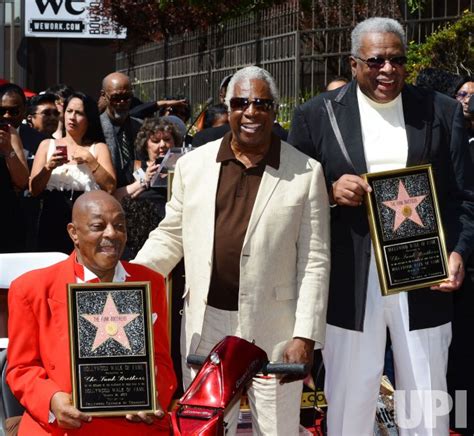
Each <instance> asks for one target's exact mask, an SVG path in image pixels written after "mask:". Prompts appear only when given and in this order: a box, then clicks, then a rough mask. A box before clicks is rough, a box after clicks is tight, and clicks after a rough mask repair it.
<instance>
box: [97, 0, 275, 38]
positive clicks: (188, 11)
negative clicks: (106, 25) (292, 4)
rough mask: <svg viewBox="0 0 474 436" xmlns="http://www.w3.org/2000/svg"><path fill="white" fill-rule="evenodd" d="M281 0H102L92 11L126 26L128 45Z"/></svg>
mask: <svg viewBox="0 0 474 436" xmlns="http://www.w3.org/2000/svg"><path fill="white" fill-rule="evenodd" d="M283 1H284V0H224V1H216V2H214V1H209V0H103V2H101V4H100V5H99V6H96V7H94V10H95V12H97V13H100V14H101V15H104V16H106V17H108V18H110V19H112V20H113V21H114V22H115V23H116V24H117V25H118V26H121V27H124V28H126V29H127V40H128V42H129V43H130V44H131V45H132V46H137V45H139V44H142V43H145V42H151V41H160V40H162V39H163V38H164V37H167V36H172V35H180V34H183V33H185V32H189V31H194V30H196V29H205V28H207V27H208V26H210V25H212V24H217V23H221V22H222V21H225V20H227V19H229V18H232V17H236V16H240V15H245V14H248V13H251V12H257V11H259V10H262V9H264V8H268V7H270V6H272V5H274V4H278V3H283Z"/></svg>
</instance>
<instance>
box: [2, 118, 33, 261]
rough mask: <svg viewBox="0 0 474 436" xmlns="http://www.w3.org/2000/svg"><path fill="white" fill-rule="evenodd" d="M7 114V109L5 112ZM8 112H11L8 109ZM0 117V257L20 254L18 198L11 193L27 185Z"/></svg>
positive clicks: (20, 156) (13, 135) (10, 131)
mask: <svg viewBox="0 0 474 436" xmlns="http://www.w3.org/2000/svg"><path fill="white" fill-rule="evenodd" d="M7 110H8V109H7ZM9 110H10V111H12V109H9ZM3 115H5V109H4V110H3V114H1V115H0V201H1V204H2V212H1V213H0V228H1V229H2V235H1V237H0V253H10V252H15V251H21V249H22V248H23V242H24V237H23V234H22V232H23V231H24V229H22V228H21V227H20V222H21V220H20V215H19V209H18V198H17V194H16V192H15V189H17V190H20V191H21V190H23V189H25V188H26V187H27V185H28V166H27V164H26V159H25V154H24V153H23V146H22V145H21V140H20V137H19V136H18V133H17V131H16V129H15V128H14V127H12V126H10V125H8V124H7V121H6V120H5V119H4V118H3Z"/></svg>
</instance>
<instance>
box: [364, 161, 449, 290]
mask: <svg viewBox="0 0 474 436" xmlns="http://www.w3.org/2000/svg"><path fill="white" fill-rule="evenodd" d="M362 177H363V178H364V179H365V180H366V181H367V183H368V184H369V185H370V187H371V188H372V192H370V193H368V194H366V206H367V213H368V216H369V226H370V235H371V238H372V243H373V246H374V252H375V260H376V264H377V270H378V275H379V281H380V288H381V290H382V294H383V295H390V294H394V293H397V292H400V291H410V290H412V289H419V288H424V287H429V286H433V285H437V284H439V283H441V282H442V281H443V280H445V279H446V278H447V277H448V275H449V272H448V256H447V251H446V241H445V236H444V231H443V226H442V223H441V217H440V213H439V206H438V200H437V197H436V188H435V183H434V179H433V172H432V169H431V165H419V166H414V167H409V168H404V169H400V170H393V171H383V172H378V173H369V174H364V175H363V176H362Z"/></svg>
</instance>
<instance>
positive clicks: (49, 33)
mask: <svg viewBox="0 0 474 436" xmlns="http://www.w3.org/2000/svg"><path fill="white" fill-rule="evenodd" d="M24 2H25V7H24V11H25V13H24V20H25V26H24V28H25V36H34V37H40V38H101V39H115V38H120V39H124V38H125V37H126V31H125V30H123V31H121V32H120V33H118V34H117V33H116V32H115V30H114V28H113V26H112V25H111V22H110V21H109V20H108V19H106V18H105V17H102V16H100V15H96V14H95V13H94V10H93V7H94V6H98V5H99V4H100V0H99V1H94V0H24Z"/></svg>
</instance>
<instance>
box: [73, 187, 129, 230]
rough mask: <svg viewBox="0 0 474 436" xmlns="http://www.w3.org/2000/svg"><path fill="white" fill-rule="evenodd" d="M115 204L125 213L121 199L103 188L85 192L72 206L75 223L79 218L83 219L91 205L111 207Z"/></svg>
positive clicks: (100, 207)
mask: <svg viewBox="0 0 474 436" xmlns="http://www.w3.org/2000/svg"><path fill="white" fill-rule="evenodd" d="M113 205H115V207H116V208H117V209H118V210H120V211H122V213H123V209H122V205H121V204H120V203H119V201H118V200H117V199H116V198H115V197H113V196H112V195H110V194H108V193H107V192H105V191H102V190H97V191H90V192H85V193H84V194H82V195H80V196H79V197H78V198H77V200H76V202H75V203H74V206H73V207H72V222H73V223H75V222H77V220H78V219H81V217H82V216H83V215H84V214H87V213H88V211H89V209H90V208H91V207H92V208H98V209H102V208H103V207H104V206H105V207H109V206H113Z"/></svg>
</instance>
